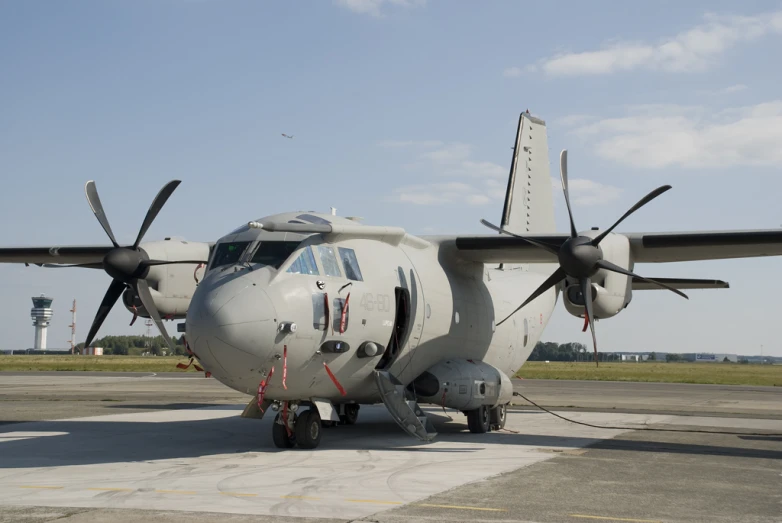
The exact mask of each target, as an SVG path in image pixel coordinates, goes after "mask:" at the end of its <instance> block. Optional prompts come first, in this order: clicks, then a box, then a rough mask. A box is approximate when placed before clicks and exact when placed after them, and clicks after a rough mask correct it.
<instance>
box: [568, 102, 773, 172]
mask: <svg viewBox="0 0 782 523" xmlns="http://www.w3.org/2000/svg"><path fill="white" fill-rule="evenodd" d="M573 133H574V134H576V135H577V136H581V137H582V138H584V139H585V140H587V141H589V142H592V145H593V150H594V151H595V153H596V154H597V155H598V156H600V157H602V158H605V159H608V160H612V161H615V162H617V163H620V164H624V165H629V166H632V167H640V168H650V169H659V168H665V167H671V166H677V167H683V168H688V169H699V168H715V167H719V168H726V167H736V166H774V167H782V147H780V146H779V144H780V143H782V101H780V100H777V101H772V102H767V103H762V104H758V105H753V106H748V107H738V108H732V109H725V110H722V111H719V112H712V111H708V110H707V109H705V108H702V107H680V106H665V107H664V108H661V107H656V106H640V107H634V108H631V109H630V110H629V111H628V114H627V115H626V116H622V117H617V118H605V119H602V120H597V121H595V122H594V123H590V124H588V125H584V126H582V127H579V128H577V129H575V130H574V131H573Z"/></svg>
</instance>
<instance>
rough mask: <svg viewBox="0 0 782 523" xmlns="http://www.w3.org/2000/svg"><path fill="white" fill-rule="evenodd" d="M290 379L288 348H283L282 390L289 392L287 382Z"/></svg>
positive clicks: (284, 346) (285, 346)
mask: <svg viewBox="0 0 782 523" xmlns="http://www.w3.org/2000/svg"><path fill="white" fill-rule="evenodd" d="M286 379H288V346H287V345H283V346H282V388H283V389H285V390H288V386H287V385H286V384H285V380H286Z"/></svg>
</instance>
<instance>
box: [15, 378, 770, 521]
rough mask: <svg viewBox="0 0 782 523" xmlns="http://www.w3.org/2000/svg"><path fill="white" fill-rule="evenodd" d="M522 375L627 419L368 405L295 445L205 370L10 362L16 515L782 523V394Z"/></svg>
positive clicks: (528, 391) (580, 404) (573, 408)
mask: <svg viewBox="0 0 782 523" xmlns="http://www.w3.org/2000/svg"><path fill="white" fill-rule="evenodd" d="M514 386H515V388H516V389H517V390H519V391H521V393H522V394H524V395H525V396H527V397H529V399H531V400H533V401H535V402H537V403H539V404H541V405H544V406H546V407H549V408H553V409H554V410H555V411H556V412H557V413H559V414H561V415H563V416H565V417H568V418H572V419H573V420H575V421H580V422H583V423H588V424H594V425H607V426H611V427H615V428H612V429H602V428H595V427H589V426H584V425H578V424H574V423H570V422H567V421H564V420H561V419H558V418H556V417H554V416H552V415H550V414H547V413H543V412H541V411H538V410H537V409H535V410H529V409H528V408H527V407H525V406H523V405H522V406H521V407H519V408H517V409H514V411H513V412H512V413H511V414H510V415H509V420H508V426H507V429H508V430H505V431H500V432H493V433H489V434H485V435H476V434H470V433H469V432H468V431H467V427H466V419H465V417H464V416H463V415H461V414H460V413H455V412H452V411H448V412H446V413H443V411H442V409H435V408H430V409H427V411H428V413H429V414H430V416H431V417H432V418H433V420H434V424H435V428H436V429H437V431H438V433H439V434H438V436H437V438H436V439H435V441H434V442H433V443H431V444H428V445H424V444H420V442H418V441H416V440H413V439H411V438H410V437H408V436H407V435H406V434H405V433H403V432H402V431H401V429H399V428H398V427H397V426H396V424H395V423H394V422H393V421H392V420H391V418H390V416H389V415H388V414H387V412H386V411H385V409H384V408H383V407H382V406H375V407H366V406H365V407H362V409H361V413H360V416H359V422H358V423H357V424H356V425H354V426H339V427H335V428H331V429H326V430H325V431H324V435H323V440H322V442H321V447H320V448H319V449H317V450H315V451H302V450H298V449H294V450H291V451H281V450H279V449H276V448H274V446H273V445H272V442H271V434H270V433H271V417H269V418H267V419H264V420H260V421H259V420H247V419H241V418H239V417H238V414H239V413H240V412H241V409H242V407H243V404H244V403H246V401H247V400H248V399H249V398H248V397H247V396H244V395H241V394H238V393H234V392H232V391H231V390H230V389H227V388H226V387H224V386H223V385H221V384H219V383H218V382H216V381H215V380H213V379H204V378H203V376H202V375H183V374H172V375H160V374H157V375H154V374H141V373H139V374H127V373H117V374H115V375H108V374H104V373H78V374H77V373H17V374H11V373H2V374H0V423H3V424H2V425H0V506H2V509H0V522H3V521H9V522H10V521H14V522H22V523H27V522H34V521H35V522H48V521H55V520H57V521H64V522H67V523H82V522H92V521H118V522H135V521H139V522H140V521H142V520H143V521H145V522H147V521H150V520H152V521H170V522H179V521H213V520H214V519H216V518H218V517H219V519H220V520H221V521H224V522H245V521H280V522H291V523H294V522H295V523H299V522H304V521H319V522H324V521H327V522H329V521H333V522H336V521H340V522H345V521H377V522H396V521H443V522H445V521H462V520H471V521H535V522H578V521H581V522H584V521H635V522H641V523H643V522H655V521H659V522H679V521H717V522H720V521H724V522H728V521H731V522H733V521H749V522H764V523H765V522H780V521H782V390H779V389H778V388H773V387H728V386H702V385H678V384H676V385H672V384H646V383H616V382H567V381H543V380H525V381H517V382H515V383H514ZM516 399H517V400H519V403H521V404H525V403H526V402H524V401H523V400H520V399H519V398H516ZM449 417H450V418H452V419H449ZM650 428H652V429H666V430H677V431H678V430H689V429H694V430H700V431H708V432H711V433H703V432H657V431H650V430H648V429H650ZM715 431H716V432H730V433H735V434H719V433H713V432H715Z"/></svg>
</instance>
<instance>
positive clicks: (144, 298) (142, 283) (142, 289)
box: [136, 279, 176, 354]
mask: <svg viewBox="0 0 782 523" xmlns="http://www.w3.org/2000/svg"><path fill="white" fill-rule="evenodd" d="M136 293H137V294H138V297H139V299H141V304H142V305H143V306H144V309H145V310H146V311H147V312H148V313H149V317H150V318H152V321H154V322H155V325H157V329H158V330H159V331H160V334H161V336H163V339H164V340H166V345H168V348H169V349H170V350H171V354H176V350H175V348H174V342H172V341H171V338H170V337H169V336H168V331H166V327H165V326H164V325H163V320H161V319H160V313H159V312H158V310H157V307H155V300H154V299H153V298H152V293H150V292H149V285H148V284H147V282H146V280H142V279H138V280H136Z"/></svg>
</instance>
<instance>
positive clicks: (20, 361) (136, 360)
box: [0, 356, 782, 387]
mask: <svg viewBox="0 0 782 523" xmlns="http://www.w3.org/2000/svg"><path fill="white" fill-rule="evenodd" d="M180 362H187V358H185V357H183V356H165V357H163V356H158V357H150V356H147V357H144V356H0V373H1V372H2V371H43V370H46V371H110V372H134V371H135V372H197V371H196V370H195V369H194V368H193V367H192V366H191V367H190V368H189V369H188V370H186V371H183V370H181V369H178V368H177V367H176V364H177V363H180ZM517 376H518V377H520V378H524V379H554V380H603V381H654V382H663V383H714V384H720V385H771V386H777V387H782V365H740V364H737V363H649V362H646V363H601V364H600V367H598V368H595V364H594V363H565V362H552V363H544V362H540V361H531V362H527V363H525V364H524V366H523V367H522V368H521V370H520V371H519V372H518V374H517Z"/></svg>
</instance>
